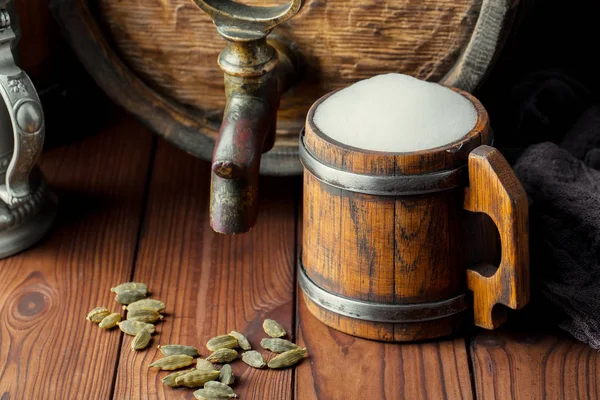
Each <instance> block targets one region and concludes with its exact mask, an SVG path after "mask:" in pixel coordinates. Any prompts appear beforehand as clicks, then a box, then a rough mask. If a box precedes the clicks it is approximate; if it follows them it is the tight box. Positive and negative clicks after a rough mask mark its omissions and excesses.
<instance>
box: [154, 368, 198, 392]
mask: <svg viewBox="0 0 600 400" xmlns="http://www.w3.org/2000/svg"><path fill="white" fill-rule="evenodd" d="M195 370H196V369H195V368H191V369H186V370H184V371H177V372H173V373H172V374H169V375H167V376H165V377H164V378H162V379H161V381H162V383H163V384H165V385H167V386H171V387H178V385H177V383H176V382H175V379H176V378H178V377H180V376H182V375H185V374H187V373H188V372H192V371H195Z"/></svg>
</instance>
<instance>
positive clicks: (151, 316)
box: [127, 310, 164, 324]
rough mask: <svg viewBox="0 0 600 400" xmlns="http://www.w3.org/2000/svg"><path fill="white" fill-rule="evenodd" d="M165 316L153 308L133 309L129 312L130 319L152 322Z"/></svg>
mask: <svg viewBox="0 0 600 400" xmlns="http://www.w3.org/2000/svg"><path fill="white" fill-rule="evenodd" d="M163 318H164V317H163V316H162V315H160V314H159V313H157V312H156V311H152V310H132V311H128V312H127V319H128V320H129V321H141V322H147V323H150V324H152V323H154V322H156V321H159V320H162V319H163Z"/></svg>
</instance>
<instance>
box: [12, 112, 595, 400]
mask: <svg viewBox="0 0 600 400" xmlns="http://www.w3.org/2000/svg"><path fill="white" fill-rule="evenodd" d="M42 168H43V170H44V172H45V173H46V176H47V177H48V179H49V181H50V183H51V185H52V186H53V188H55V189H56V191H57V192H58V193H59V195H60V199H61V209H60V213H59V218H58V221H57V224H56V227H55V229H54V231H53V232H52V233H51V235H50V236H49V237H48V238H47V239H46V240H44V241H43V242H42V243H40V244H39V245H37V246H36V247H34V248H32V249H31V250H29V251H27V252H24V253H22V254H19V255H17V256H14V257H11V258H9V259H6V260H3V261H0V318H1V319H2V323H1V324H0V400H9V399H10V400H15V399H28V400H30V399H127V400H130V399H193V396H192V394H191V393H192V391H191V390H189V389H175V390H174V389H171V388H167V387H164V386H163V385H162V384H161V382H160V378H161V377H162V376H164V375H165V373H164V372H156V371H153V370H149V369H148V367H147V365H148V364H149V363H150V362H151V361H152V360H154V359H155V358H156V357H158V354H157V350H156V345H157V344H158V343H162V344H166V343H184V344H191V345H196V346H198V347H201V346H202V345H203V344H204V343H205V342H206V341H207V340H208V339H209V338H210V337H212V336H214V335H217V334H219V333H226V332H229V331H230V330H232V329H235V330H239V331H241V332H243V333H244V334H246V335H247V337H248V338H249V339H250V341H251V343H252V344H253V345H254V347H258V343H259V342H260V338H261V337H263V336H264V334H263V333H262V328H261V323H262V320H263V319H264V318H268V317H271V318H274V319H276V320H278V321H280V322H281V323H282V324H283V325H284V327H285V328H286V330H287V331H288V332H290V334H291V336H292V340H297V341H298V342H299V343H301V344H303V345H304V346H306V347H307V348H308V352H309V354H310V358H309V359H307V360H304V361H303V362H302V363H301V364H300V365H299V366H298V367H296V368H294V369H288V370H282V371H270V370H256V369H252V368H250V367H248V366H246V365H245V364H244V363H242V362H241V361H238V362H235V363H234V364H233V369H234V372H235V374H236V376H237V380H238V381H237V383H236V385H235V390H236V392H237V393H238V394H239V396H240V399H242V400H243V399H257V400H287V399H298V400H312V399H323V400H338V399H339V400H347V399H385V400H395V399H434V400H437V399H450V400H451V399H499V400H503V399H597V398H598V397H599V394H600V377H599V374H600V357H599V355H598V353H597V352H596V351H594V350H592V349H590V348H589V347H587V346H585V345H583V344H580V343H579V342H577V341H575V340H573V339H571V338H569V337H567V336H566V335H564V334H561V333H559V332H556V331H554V330H552V329H544V330H539V329H534V328H533V327H532V326H531V324H521V323H513V324H512V325H510V326H508V327H507V328H502V329H500V330H499V331H497V332H485V331H481V330H476V331H475V332H473V333H472V334H470V335H467V336H466V337H456V338H446V339H442V340H436V341H429V342H423V343H411V344H384V343H378V342H373V341H368V340H362V339H358V338H355V337H352V336H348V335H345V334H343V333H340V332H337V331H335V330H332V329H330V328H328V327H326V326H325V325H323V324H321V323H320V322H319V321H317V320H316V319H315V318H314V317H313V316H312V315H310V313H309V312H308V310H307V308H306V307H305V305H304V303H303V301H302V299H301V296H300V295H299V293H300V292H299V290H298V289H297V285H296V279H295V259H296V255H297V254H298V248H299V246H298V243H299V238H298V234H297V232H298V231H299V230H298V227H299V226H300V224H301V215H300V213H299V210H300V207H299V206H300V204H299V201H300V198H301V196H300V191H301V183H300V180H299V179H277V178H263V179H262V181H261V197H262V199H261V211H260V216H259V222H258V224H257V226H256V227H255V228H254V229H253V230H252V231H251V232H250V233H248V234H245V235H239V236H233V237H226V236H221V235H218V234H215V233H213V232H212V231H211V229H210V227H209V226H208V192H209V184H210V182H209V164H208V163H207V162H204V161H200V160H197V159H194V158H193V157H191V156H189V155H187V154H184V153H183V152H181V151H179V150H177V149H175V148H173V147H172V146H170V145H168V144H166V143H165V142H163V141H162V140H158V139H156V138H155V137H153V136H152V135H151V134H150V133H149V132H148V131H147V130H146V129H145V128H143V127H141V126H140V125H139V124H138V123H137V122H134V121H133V120H132V119H131V118H129V117H121V118H120V119H119V120H118V121H115V122H114V123H112V124H110V125H109V126H108V127H107V128H106V129H105V131H104V132H102V133H101V134H98V135H95V136H93V137H88V138H85V139H83V140H82V141H81V142H79V143H75V144H72V145H70V146H67V147H62V148H55V149H51V150H48V151H47V152H45V153H44V157H43V162H42ZM130 279H135V280H139V281H143V282H147V283H148V285H149V288H150V291H151V292H152V294H153V296H155V297H156V298H160V299H162V300H164V301H165V303H166V304H167V310H166V317H165V321H164V322H162V323H160V324H159V325H158V326H157V331H158V334H157V335H156V336H155V337H154V339H153V342H152V346H151V347H150V348H149V349H148V350H147V351H142V352H132V351H131V350H130V348H129V344H130V341H131V337H128V336H127V337H126V336H124V335H123V334H122V333H121V332H120V331H118V330H112V331H109V332H105V331H102V330H100V329H98V328H97V326H95V325H93V324H91V323H89V322H87V321H85V319H84V317H85V314H86V313H87V311H89V310H90V309H92V308H93V307H95V306H99V305H105V306H108V307H110V308H111V309H113V310H115V311H117V310H118V309H119V306H118V304H116V303H115V302H114V300H113V296H112V294H111V293H110V292H109V291H108V289H109V288H110V287H111V286H112V285H114V284H115V283H119V282H122V281H127V280H130ZM202 354H203V355H204V356H206V355H207V351H206V350H203V353H202Z"/></svg>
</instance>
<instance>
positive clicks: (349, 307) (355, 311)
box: [298, 260, 469, 323]
mask: <svg viewBox="0 0 600 400" xmlns="http://www.w3.org/2000/svg"><path fill="white" fill-rule="evenodd" d="M298 284H299V285H300V288H301V289H302V291H303V292H304V294H305V295H306V296H307V297H308V298H309V299H310V300H311V301H313V302H314V303H316V304H317V305H318V306H320V307H322V308H324V309H326V310H329V311H333V312H334V313H336V314H340V315H344V316H346V317H351V318H356V319H361V320H366V321H373V322H390V323H407V322H423V321H431V320H436V319H441V318H446V317H449V316H451V315H454V314H458V313H460V312H462V311H464V310H466V309H467V308H468V307H469V304H468V301H467V295H466V294H462V295H459V296H456V297H453V298H450V299H447V300H443V301H438V302H432V303H418V304H382V303H373V302H367V301H359V300H354V299H349V298H347V297H344V296H340V295H339V294H335V293H331V292H330V291H328V290H326V289H324V288H322V287H320V286H319V285H317V284H316V283H315V282H314V281H313V280H312V279H311V278H310V277H309V276H308V274H307V273H306V270H305V269H304V266H303V264H302V261H301V260H298Z"/></svg>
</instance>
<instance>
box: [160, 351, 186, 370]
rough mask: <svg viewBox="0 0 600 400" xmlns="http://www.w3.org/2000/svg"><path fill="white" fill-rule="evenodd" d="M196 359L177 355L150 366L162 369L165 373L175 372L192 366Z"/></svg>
mask: <svg viewBox="0 0 600 400" xmlns="http://www.w3.org/2000/svg"><path fill="white" fill-rule="evenodd" d="M193 362H194V357H190V356H186V355H185V354H177V355H174V356H167V357H164V358H161V359H158V360H156V361H154V362H153V363H152V364H150V366H151V367H154V368H158V369H162V370H163V371H173V370H174V369H179V368H183V367H187V366H189V365H192V364H193Z"/></svg>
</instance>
